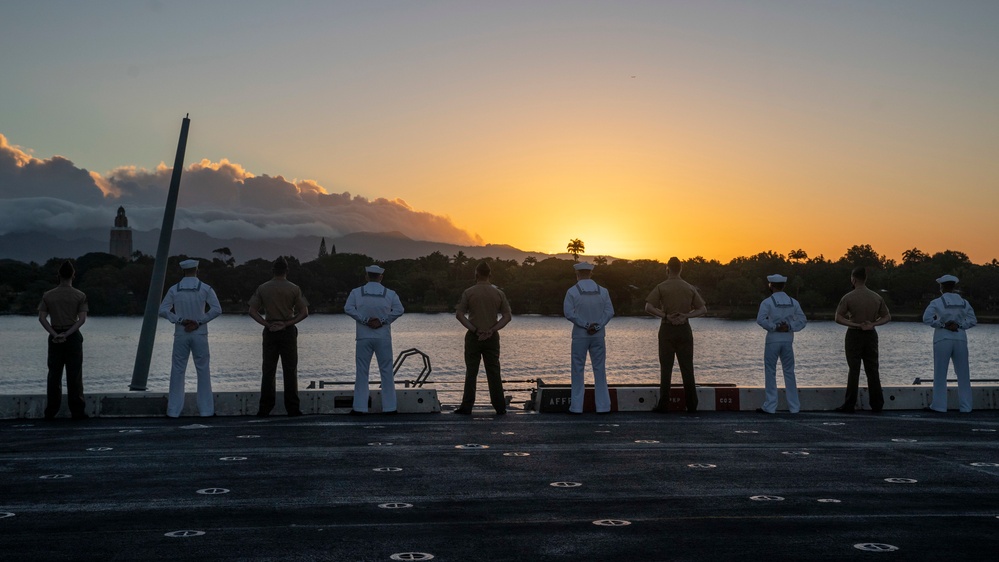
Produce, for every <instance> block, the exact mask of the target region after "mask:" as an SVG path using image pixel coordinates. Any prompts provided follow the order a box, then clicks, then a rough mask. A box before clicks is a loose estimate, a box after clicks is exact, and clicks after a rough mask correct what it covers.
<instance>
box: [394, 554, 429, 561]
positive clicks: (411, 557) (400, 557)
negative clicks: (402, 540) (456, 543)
mask: <svg viewBox="0 0 999 562" xmlns="http://www.w3.org/2000/svg"><path fill="white" fill-rule="evenodd" d="M389 558H391V559H392V560H433V559H434V555H433V554H430V553H428V552H397V553H395V554H393V555H392V556H389Z"/></svg>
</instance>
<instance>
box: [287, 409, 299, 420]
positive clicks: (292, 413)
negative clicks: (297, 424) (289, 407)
mask: <svg viewBox="0 0 999 562" xmlns="http://www.w3.org/2000/svg"><path fill="white" fill-rule="evenodd" d="M301 415H302V411H301V410H296V411H294V412H288V417H289V418H297V417H298V416H301Z"/></svg>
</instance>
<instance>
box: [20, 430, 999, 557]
mask: <svg viewBox="0 0 999 562" xmlns="http://www.w3.org/2000/svg"><path fill="white" fill-rule="evenodd" d="M858 545H860V546H858ZM864 545H866V546H864ZM0 548H2V551H3V557H4V558H5V559H9V560H19V561H25V560H101V561H110V560H170V561H176V560H205V559H214V560H268V559H270V560H279V559H280V560H351V561H354V560H358V561H366V560H393V559H395V560H430V559H433V560H511V561H512V560H518V561H523V560H565V561H574V562H575V561H578V560H734V559H750V560H752V559H763V558H767V559H771V560H846V559H859V558H861V557H873V558H878V559H880V558H892V559H898V560H901V559H904V560H920V559H927V560H929V559H940V558H943V557H945V556H946V557H953V558H955V559H963V560H993V559H994V557H995V555H996V552H999V412H997V411H995V410H991V411H980V412H973V413H971V414H958V413H950V414H945V415H941V414H931V413H923V412H921V411H898V412H884V413H882V414H880V415H875V414H870V413H860V412H858V413H856V414H852V415H847V414H835V413H826V412H823V413H802V414H797V415H789V414H783V415H774V416H768V415H763V414H756V413H752V412H698V413H697V414H680V413H675V414H666V415H661V414H651V413H615V414H611V415H595V414H584V415H582V416H570V415H567V414H537V413H527V412H524V413H512V412H511V413H510V414H508V415H506V416H494V415H492V414H491V413H489V412H486V411H478V410H477V411H476V412H475V414H473V415H472V416H460V415H455V414H408V415H406V414H403V415H396V416H385V415H368V416H366V417H353V416H329V415H326V416H323V415H313V416H303V417H299V418H286V417H283V416H274V417H270V418H266V419H257V418H253V417H216V418H181V419H179V420H168V419H165V418H128V419H124V418H117V419H106V418H101V419H92V420H85V421H70V420H56V421H51V422H45V421H42V420H5V421H0ZM862 548H863V549H867V550H861V549H862ZM431 556H432V557H433V558H430V557H431Z"/></svg>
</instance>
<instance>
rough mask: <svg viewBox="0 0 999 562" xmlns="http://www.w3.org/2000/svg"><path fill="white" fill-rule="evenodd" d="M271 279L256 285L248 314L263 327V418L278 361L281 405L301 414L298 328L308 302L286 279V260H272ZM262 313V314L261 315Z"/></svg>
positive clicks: (271, 404)
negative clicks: (282, 392) (282, 388)
mask: <svg viewBox="0 0 999 562" xmlns="http://www.w3.org/2000/svg"><path fill="white" fill-rule="evenodd" d="M271 271H272V273H274V278H273V279H271V280H270V281H268V282H266V283H264V284H262V285H260V286H259V287H257V290H256V291H254V293H253V296H252V297H250V302H249V306H250V310H249V314H250V317H251V318H253V319H254V320H255V321H256V322H257V324H260V325H261V326H263V327H264V332H263V347H262V349H263V353H262V355H263V363H262V367H261V371H262V375H261V379H260V408H259V409H258V410H257V416H258V417H266V416H268V415H269V414H270V413H271V410H273V409H274V403H275V401H276V400H277V388H276V386H277V382H276V381H275V378H276V376H277V364H278V359H280V360H281V374H282V377H283V379H284V408H285V410H286V411H287V412H288V415H289V416H300V415H302V409H301V403H300V400H299V398H298V328H296V327H295V325H296V324H298V323H299V322H301V321H302V320H305V319H306V318H307V317H308V316H309V303H308V301H306V300H305V297H304V296H303V295H302V289H300V288H299V287H298V285H296V284H294V283H292V282H291V281H288V262H287V260H285V259H284V258H278V259H276V260H274V265H273V267H272V269H271ZM261 312H263V315H261Z"/></svg>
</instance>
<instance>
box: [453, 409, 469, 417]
mask: <svg viewBox="0 0 999 562" xmlns="http://www.w3.org/2000/svg"><path fill="white" fill-rule="evenodd" d="M451 413H452V414H459V415H462V416H470V415H472V409H471V408H455V409H454V411H452V412H451Z"/></svg>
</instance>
